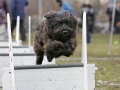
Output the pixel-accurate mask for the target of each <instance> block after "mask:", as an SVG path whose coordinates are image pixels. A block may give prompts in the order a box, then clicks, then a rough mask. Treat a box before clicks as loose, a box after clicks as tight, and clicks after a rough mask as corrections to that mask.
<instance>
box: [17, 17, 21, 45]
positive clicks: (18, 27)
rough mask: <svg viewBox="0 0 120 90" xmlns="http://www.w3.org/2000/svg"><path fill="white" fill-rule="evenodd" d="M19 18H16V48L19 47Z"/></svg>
mask: <svg viewBox="0 0 120 90" xmlns="http://www.w3.org/2000/svg"><path fill="white" fill-rule="evenodd" d="M19 33H20V16H17V25H16V42H17V46H19V44H20V39H19V38H20V36H19Z"/></svg>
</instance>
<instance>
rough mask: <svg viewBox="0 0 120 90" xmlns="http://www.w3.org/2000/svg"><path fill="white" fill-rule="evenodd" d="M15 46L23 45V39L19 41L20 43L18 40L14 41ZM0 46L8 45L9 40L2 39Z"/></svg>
mask: <svg viewBox="0 0 120 90" xmlns="http://www.w3.org/2000/svg"><path fill="white" fill-rule="evenodd" d="M12 45H13V46H22V41H19V44H18V43H17V42H16V41H13V42H12ZM0 46H8V40H5V41H2V40H0Z"/></svg>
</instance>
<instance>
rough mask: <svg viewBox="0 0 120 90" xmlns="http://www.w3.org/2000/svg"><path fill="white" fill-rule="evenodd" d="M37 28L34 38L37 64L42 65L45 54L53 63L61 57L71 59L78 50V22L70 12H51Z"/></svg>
mask: <svg viewBox="0 0 120 90" xmlns="http://www.w3.org/2000/svg"><path fill="white" fill-rule="evenodd" d="M44 17H45V18H46V20H44V21H43V22H42V23H40V24H39V25H38V27H37V30H36V33H35V37H34V51H35V54H36V57H37V58H36V64H42V61H43V56H44V54H46V55H47V58H48V61H49V62H51V61H52V59H53V58H54V57H55V58H57V57H59V56H61V55H64V56H67V57H69V56H70V55H72V54H73V52H74V50H75V48H76V29H77V20H76V18H75V17H74V16H73V15H72V14H71V13H69V12H68V11H51V12H49V13H47V14H46V15H45V16H44Z"/></svg>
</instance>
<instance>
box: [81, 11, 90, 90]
mask: <svg viewBox="0 0 120 90" xmlns="http://www.w3.org/2000/svg"><path fill="white" fill-rule="evenodd" d="M86 29H87V27H86V12H84V13H83V27H82V61H81V62H82V63H83V64H84V90H88V70H87V39H86V35H87V33H86V31H87V30H86Z"/></svg>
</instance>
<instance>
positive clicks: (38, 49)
mask: <svg viewBox="0 0 120 90" xmlns="http://www.w3.org/2000/svg"><path fill="white" fill-rule="evenodd" d="M34 51H35V54H36V64H37V65H39V64H40V65H41V64H42V61H43V56H44V52H43V50H42V47H40V46H38V44H35V45H34Z"/></svg>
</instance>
